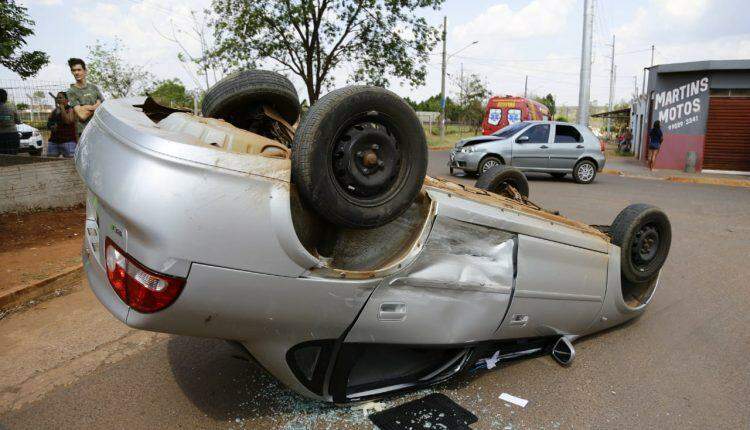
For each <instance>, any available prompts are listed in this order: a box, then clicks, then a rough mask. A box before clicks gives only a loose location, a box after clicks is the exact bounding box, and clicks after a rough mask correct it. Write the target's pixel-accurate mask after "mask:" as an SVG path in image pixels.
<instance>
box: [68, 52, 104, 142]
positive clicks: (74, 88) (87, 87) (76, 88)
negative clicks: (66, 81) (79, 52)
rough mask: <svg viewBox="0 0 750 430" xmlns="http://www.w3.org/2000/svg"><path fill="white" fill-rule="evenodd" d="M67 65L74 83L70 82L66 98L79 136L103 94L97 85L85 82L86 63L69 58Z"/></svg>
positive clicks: (100, 102)
mask: <svg viewBox="0 0 750 430" xmlns="http://www.w3.org/2000/svg"><path fill="white" fill-rule="evenodd" d="M68 66H69V67H70V73H71V74H73V78H75V80H76V82H75V83H74V84H70V88H69V89H68V100H69V101H70V106H71V107H72V108H73V112H74V113H75V115H76V119H77V121H76V132H77V135H78V136H79V137H80V136H81V133H82V132H83V129H84V128H85V127H86V124H88V123H89V120H91V117H92V116H93V115H94V111H96V108H98V107H99V105H101V104H102V102H103V101H104V96H103V95H102V92H101V91H100V90H99V87H97V86H96V85H94V84H90V83H88V82H86V63H85V62H84V61H83V60H81V59H80V58H71V59H69V60H68Z"/></svg>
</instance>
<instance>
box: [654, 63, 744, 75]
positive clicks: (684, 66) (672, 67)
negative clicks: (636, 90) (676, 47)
mask: <svg viewBox="0 0 750 430" xmlns="http://www.w3.org/2000/svg"><path fill="white" fill-rule="evenodd" d="M651 70H654V71H655V72H656V73H680V72H697V71H701V70H750V60H706V61H691V62H688V63H672V64H659V65H657V66H653V67H651Z"/></svg>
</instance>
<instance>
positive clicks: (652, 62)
mask: <svg viewBox="0 0 750 430" xmlns="http://www.w3.org/2000/svg"><path fill="white" fill-rule="evenodd" d="M651 67H654V45H651Z"/></svg>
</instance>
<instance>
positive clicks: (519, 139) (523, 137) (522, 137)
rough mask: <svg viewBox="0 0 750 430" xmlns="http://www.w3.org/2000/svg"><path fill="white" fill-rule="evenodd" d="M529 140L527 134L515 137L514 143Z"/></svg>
mask: <svg viewBox="0 0 750 430" xmlns="http://www.w3.org/2000/svg"><path fill="white" fill-rule="evenodd" d="M528 141H529V136H521V137H519V138H518V139H516V143H526V142H528Z"/></svg>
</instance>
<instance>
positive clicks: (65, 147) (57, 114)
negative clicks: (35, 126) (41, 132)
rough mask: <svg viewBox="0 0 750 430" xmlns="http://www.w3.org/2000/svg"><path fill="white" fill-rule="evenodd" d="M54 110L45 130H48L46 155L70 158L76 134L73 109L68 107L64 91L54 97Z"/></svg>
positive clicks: (74, 146) (76, 139)
mask: <svg viewBox="0 0 750 430" xmlns="http://www.w3.org/2000/svg"><path fill="white" fill-rule="evenodd" d="M55 105H56V106H57V107H55V110H54V111H52V113H51V114H50V116H49V119H48V120H47V128H48V129H49V130H50V137H49V142H48V143H47V155H48V156H49V157H58V156H60V155H62V156H63V157H65V158H70V157H72V156H73V155H74V154H75V150H76V142H77V141H78V132H77V130H76V117H75V113H73V108H72V107H70V105H68V97H67V96H66V95H65V92H64V91H60V92H59V93H57V96H55Z"/></svg>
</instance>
